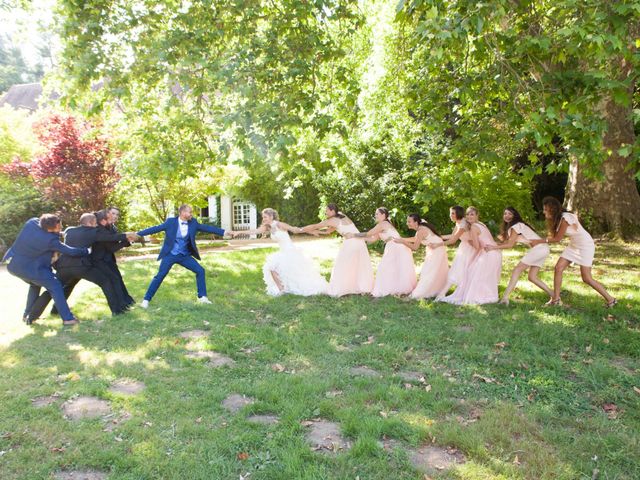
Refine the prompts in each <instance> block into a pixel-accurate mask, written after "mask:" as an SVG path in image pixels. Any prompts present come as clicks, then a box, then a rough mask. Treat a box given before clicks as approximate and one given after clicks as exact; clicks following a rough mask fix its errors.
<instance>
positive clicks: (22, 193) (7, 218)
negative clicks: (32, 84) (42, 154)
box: [0, 107, 50, 251]
mask: <svg viewBox="0 0 640 480" xmlns="http://www.w3.org/2000/svg"><path fill="white" fill-rule="evenodd" d="M31 122H32V118H30V117H29V116H28V115H27V114H26V113H25V112H24V111H19V110H13V109H12V108H11V107H3V108H2V109H0V166H2V165H7V164H9V163H11V162H12V161H14V160H16V159H19V160H20V161H22V162H30V161H31V159H32V157H33V155H34V154H35V152H37V150H38V142H37V140H36V138H35V136H34V135H33V131H32V129H31ZM49 207H50V205H48V204H47V203H46V202H45V201H43V200H42V199H41V196H40V193H39V192H38V191H37V190H36V189H35V187H34V185H33V182H32V181H31V180H30V179H29V178H24V177H11V176H9V175H7V174H5V173H2V172H0V251H2V250H4V249H5V248H8V247H9V246H10V245H11V244H12V243H13V241H14V240H15V238H16V236H17V234H18V233H19V232H20V229H21V228H22V226H23V224H24V222H25V221H26V220H27V219H29V218H32V217H39V216H40V215H41V214H42V213H43V212H45V211H46V210H47V209H48V208H49Z"/></svg>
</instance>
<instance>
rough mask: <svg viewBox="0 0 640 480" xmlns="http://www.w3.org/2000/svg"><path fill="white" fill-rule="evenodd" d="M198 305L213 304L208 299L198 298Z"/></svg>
mask: <svg viewBox="0 0 640 480" xmlns="http://www.w3.org/2000/svg"><path fill="white" fill-rule="evenodd" d="M198 303H203V304H205V305H211V304H212V303H213V302H212V301H211V300H209V299H208V298H207V297H200V298H198Z"/></svg>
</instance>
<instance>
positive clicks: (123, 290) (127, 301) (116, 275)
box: [41, 260, 136, 314]
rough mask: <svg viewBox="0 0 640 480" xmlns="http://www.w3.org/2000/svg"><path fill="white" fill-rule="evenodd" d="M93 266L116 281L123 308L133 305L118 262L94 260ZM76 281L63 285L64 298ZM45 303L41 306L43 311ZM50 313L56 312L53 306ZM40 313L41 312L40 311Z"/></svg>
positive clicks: (68, 294)
mask: <svg viewBox="0 0 640 480" xmlns="http://www.w3.org/2000/svg"><path fill="white" fill-rule="evenodd" d="M94 266H95V267H96V268H99V269H100V270H102V271H103V272H105V273H106V274H107V275H109V276H110V277H111V278H112V279H113V280H114V282H116V284H117V285H116V287H117V291H118V295H119V296H121V298H123V299H124V300H122V302H123V305H124V308H127V307H130V306H131V305H134V304H135V303H136V301H135V300H134V299H133V297H132V296H131V295H129V291H128V290H127V286H126V285H125V284H124V279H123V278H122V274H121V273H120V269H119V268H118V264H117V263H116V262H111V261H107V260H94ZM77 283H78V280H72V281H69V282H67V283H66V284H65V285H64V296H65V298H69V296H70V295H71V292H73V289H74V287H75V286H76V284H77ZM44 308H46V305H45V306H44V307H43V308H42V310H43V311H44ZM51 313H53V314H56V313H58V312H57V311H56V308H55V306H54V307H53V308H52V309H51ZM41 314H42V313H41Z"/></svg>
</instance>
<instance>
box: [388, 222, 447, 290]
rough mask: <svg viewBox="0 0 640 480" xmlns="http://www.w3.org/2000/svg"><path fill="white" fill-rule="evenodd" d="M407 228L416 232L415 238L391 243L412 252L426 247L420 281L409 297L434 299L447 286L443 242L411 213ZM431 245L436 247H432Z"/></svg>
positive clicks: (433, 229) (436, 233) (432, 228)
mask: <svg viewBox="0 0 640 480" xmlns="http://www.w3.org/2000/svg"><path fill="white" fill-rule="evenodd" d="M407 227H409V228H410V229H411V230H415V231H416V234H415V236H413V237H409V238H394V239H393V241H394V242H397V243H403V244H405V245H406V246H408V247H409V248H410V249H411V250H413V251H416V250H418V248H420V245H424V246H425V247H426V251H425V256H424V262H423V263H422V268H421V269H420V280H419V281H418V284H417V285H416V288H414V289H413V292H411V295H410V296H411V298H416V299H418V298H432V297H435V296H436V295H438V293H440V291H441V290H442V289H443V288H444V287H445V285H446V284H447V275H448V273H449V264H448V262H447V250H446V249H445V248H440V247H442V245H443V242H442V239H441V238H440V237H439V236H438V232H436V229H435V227H434V226H433V225H431V224H430V223H429V222H427V221H426V220H424V219H422V218H421V217H420V215H418V214H417V213H412V214H411V215H409V216H408V217H407ZM431 244H433V245H436V246H435V247H432V246H431Z"/></svg>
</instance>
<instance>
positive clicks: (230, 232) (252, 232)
mask: <svg viewBox="0 0 640 480" xmlns="http://www.w3.org/2000/svg"><path fill="white" fill-rule="evenodd" d="M266 231H267V227H265V226H264V225H260V226H259V227H258V228H253V229H251V230H227V235H231V236H232V237H237V236H238V235H259V234H262V233H265V232H266Z"/></svg>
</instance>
